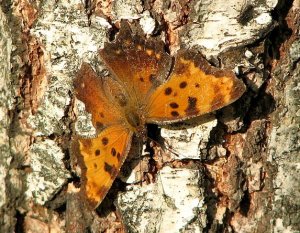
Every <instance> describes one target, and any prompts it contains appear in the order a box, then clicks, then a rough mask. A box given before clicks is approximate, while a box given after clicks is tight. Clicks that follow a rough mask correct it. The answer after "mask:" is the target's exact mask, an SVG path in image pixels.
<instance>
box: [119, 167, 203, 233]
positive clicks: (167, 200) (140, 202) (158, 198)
mask: <svg viewBox="0 0 300 233" xmlns="http://www.w3.org/2000/svg"><path fill="white" fill-rule="evenodd" d="M199 176H200V173H199V170H193V169H186V168H177V169H174V168H170V167H164V168H163V169H162V170H160V173H159V175H158V180H157V183H155V184H150V185H146V186H143V187H138V186H133V187H132V188H130V189H129V190H127V191H126V192H125V193H121V194H120V195H119V198H118V200H117V206H118V208H119V210H120V211H121V213H122V219H123V220H124V222H125V224H126V225H127V227H128V230H129V231H130V232H161V233H163V232H195V233H196V232H202V231H203V228H204V227H205V226H206V218H205V215H204V213H205V211H206V205H205V204H204V196H203V190H202V189H201V188H199V179H200V177H199Z"/></svg>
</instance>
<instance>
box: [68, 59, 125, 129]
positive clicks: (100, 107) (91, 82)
mask: <svg viewBox="0 0 300 233" xmlns="http://www.w3.org/2000/svg"><path fill="white" fill-rule="evenodd" d="M74 88H75V95H76V97H77V98H78V99H79V100H81V101H82V102H84V104H85V108H86V111H87V112H89V113H91V114H92V122H93V125H94V127H95V128H96V129H102V128H104V127H105V126H108V125H111V124H115V123H120V122H122V114H121V112H120V110H119V109H118V108H117V107H116V105H114V104H112V103H111V102H110V101H109V100H108V99H107V97H106V96H105V92H104V87H103V79H102V78H101V77H98V75H97V74H96V73H95V71H94V70H93V69H92V67H91V66H90V65H89V64H87V63H83V64H82V66H81V68H80V70H79V72H78V74H77V76H76V79H75V81H74Z"/></svg>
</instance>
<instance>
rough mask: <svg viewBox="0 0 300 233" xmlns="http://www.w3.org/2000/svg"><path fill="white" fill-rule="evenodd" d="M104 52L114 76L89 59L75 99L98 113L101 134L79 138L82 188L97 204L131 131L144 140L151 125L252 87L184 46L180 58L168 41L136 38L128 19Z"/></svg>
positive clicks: (213, 106)
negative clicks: (166, 46)
mask: <svg viewBox="0 0 300 233" xmlns="http://www.w3.org/2000/svg"><path fill="white" fill-rule="evenodd" d="M100 56H101V58H102V60H103V61H104V63H105V64H106V66H107V68H108V69H109V71H110V73H111V76H112V77H98V75H97V74H96V73H95V72H94V71H93V69H92V68H91V66H90V65H88V64H86V63H83V64H82V67H81V69H80V71H79V73H78V75H77V77H76V79H75V81H74V86H75V93H76V97H77V98H78V99H79V100H81V101H82V102H84V103H85V106H86V110H87V111H88V112H89V113H91V114H92V123H93V125H94V127H95V128H96V129H97V132H98V134H97V137H96V138H90V139H83V138H76V139H74V141H73V150H74V151H75V153H76V154H78V158H79V164H80V166H81V169H82V188H81V189H82V191H83V192H84V194H85V196H86V197H87V199H88V202H89V203H90V204H91V206H92V207H94V208H95V207H97V206H98V205H99V204H100V203H101V202H102V200H103V199H104V197H105V195H106V194H107V192H108V190H109V189H110V187H111V185H112V183H113V181H114V180H115V178H116V177H117V175H118V173H119V171H120V168H121V166H122V164H123V163H124V161H125V159H126V157H127V154H128V151H129V148H130V146H131V141H132V136H133V135H136V136H137V137H140V138H142V139H143V140H145V138H146V124H147V123H155V124H158V125H163V124H169V123H172V122H179V121H183V120H185V119H189V118H191V117H196V116H199V115H202V114H205V113H209V112H212V111H215V110H217V109H220V108H222V107H224V106H226V105H228V104H230V103H232V102H234V101H236V100H237V99H238V98H240V96H241V95H242V94H243V93H244V91H245V85H244V84H243V82H242V81H241V80H239V79H237V78H236V77H235V75H234V74H233V72H231V71H228V70H227V71H225V70H221V69H218V68H215V67H212V66H210V65H209V64H208V62H207V61H206V60H205V59H204V58H203V57H202V56H201V55H200V54H198V53H195V52H192V51H189V50H185V49H181V50H179V52H178V53H177V56H176V57H175V60H173V59H172V57H170V55H169V54H167V53H166V52H165V50H164V44H163V42H162V41H159V40H154V39H148V40H146V39H145V37H144V36H139V35H135V36H133V35H132V32H131V30H130V28H129V26H128V25H127V24H124V23H122V25H121V30H120V32H119V34H118V35H117V38H116V40H115V42H113V43H108V44H105V46H104V48H103V49H102V50H100Z"/></svg>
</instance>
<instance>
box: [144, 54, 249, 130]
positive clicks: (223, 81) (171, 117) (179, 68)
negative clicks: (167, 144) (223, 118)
mask: <svg viewBox="0 0 300 233" xmlns="http://www.w3.org/2000/svg"><path fill="white" fill-rule="evenodd" d="M244 91H245V85H244V84H243V82H242V81H241V80H239V79H237V78H236V77H235V75H234V74H233V72H231V71H224V70H220V69H217V68H215V67H212V66H210V65H209V64H208V63H207V62H206V61H205V60H204V59H203V58H202V57H201V56H200V55H196V54H193V53H191V52H188V51H186V50H181V51H180V52H179V53H178V56H177V57H176V63H175V67H174V69H173V71H172V73H171V75H170V78H169V79H168V80H167V81H166V82H165V83H164V84H162V85H161V86H159V87H158V88H157V89H156V90H155V91H154V92H153V93H152V94H151V96H150V98H149V102H148V107H147V117H146V119H147V120H146V121H147V122H149V123H153V122H154V123H157V124H163V123H167V122H176V121H180V120H184V119H188V118H191V117H195V116H199V115H202V114H205V113H209V112H212V111H214V110H217V109H220V108H222V107H224V106H226V105H228V104H230V103H232V102H234V101H235V100H237V99H238V98H239V97H240V96H241V95H242V94H243V93H244Z"/></svg>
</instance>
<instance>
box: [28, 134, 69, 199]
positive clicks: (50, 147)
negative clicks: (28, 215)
mask: <svg viewBox="0 0 300 233" xmlns="http://www.w3.org/2000/svg"><path fill="white" fill-rule="evenodd" d="M28 155H29V157H30V164H29V165H30V167H31V168H32V172H30V173H29V174H28V175H27V177H26V181H27V182H26V186H27V190H26V192H25V196H26V198H27V199H29V200H34V202H35V203H38V204H40V205H43V204H45V202H47V201H49V200H50V199H51V198H52V197H53V196H54V195H55V194H56V193H57V192H58V191H59V189H60V188H61V187H62V186H63V185H64V184H65V183H66V182H67V179H68V178H70V174H69V172H68V170H66V168H65V166H64V164H63V162H62V160H63V158H64V153H63V152H62V150H61V148H60V147H58V146H57V145H56V144H55V142H54V141H52V140H45V141H42V142H36V143H34V144H33V145H32V146H31V149H30V151H29V153H28Z"/></svg>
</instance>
